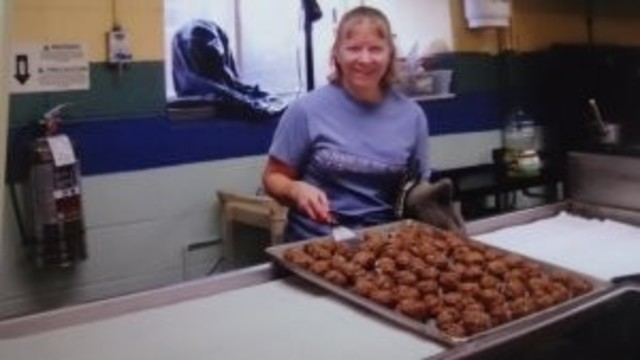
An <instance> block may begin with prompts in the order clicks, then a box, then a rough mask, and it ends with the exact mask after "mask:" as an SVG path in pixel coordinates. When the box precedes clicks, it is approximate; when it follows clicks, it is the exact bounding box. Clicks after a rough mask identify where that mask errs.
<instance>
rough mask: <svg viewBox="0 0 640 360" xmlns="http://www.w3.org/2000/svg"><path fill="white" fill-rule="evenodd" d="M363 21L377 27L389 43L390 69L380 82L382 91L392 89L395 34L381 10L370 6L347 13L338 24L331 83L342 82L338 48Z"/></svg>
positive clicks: (331, 59) (394, 77) (394, 75)
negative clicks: (355, 26) (367, 21)
mask: <svg viewBox="0 0 640 360" xmlns="http://www.w3.org/2000/svg"><path fill="white" fill-rule="evenodd" d="M363 20H369V21H371V23H373V25H375V27H376V30H377V32H378V34H379V35H380V37H381V38H383V39H384V40H386V41H387V45H388V46H389V49H390V50H391V51H390V55H389V57H390V59H389V67H388V68H387V71H386V72H385V73H384V76H383V77H382V80H381V81H380V87H381V88H382V89H388V88H390V87H391V86H392V85H393V83H394V81H395V79H396V70H395V58H396V46H395V44H394V43H393V33H392V32H391V24H390V23H389V19H388V18H387V16H386V15H385V14H384V13H383V12H382V11H380V10H378V9H376V8H373V7H370V6H358V7H355V8H353V9H351V10H349V11H348V12H347V13H345V14H344V15H343V16H342V18H341V19H340V23H338V29H337V30H336V34H335V38H334V40H333V45H332V46H331V55H330V56H331V58H330V64H331V68H332V71H331V73H330V74H329V77H328V78H329V81H330V82H331V83H333V84H340V82H341V81H342V70H341V69H340V65H339V64H338V61H337V60H336V56H337V52H338V48H339V47H340V45H341V43H342V41H343V40H344V38H345V37H346V36H347V35H348V34H349V31H350V30H351V29H352V28H353V26H354V25H357V24H359V23H360V22H362V21H363Z"/></svg>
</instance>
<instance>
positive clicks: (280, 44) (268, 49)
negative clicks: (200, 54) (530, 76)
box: [164, 0, 305, 99]
mask: <svg viewBox="0 0 640 360" xmlns="http://www.w3.org/2000/svg"><path fill="white" fill-rule="evenodd" d="M164 4H165V59H166V61H165V64H166V65H165V75H166V77H165V78H166V82H167V84H166V90H167V91H166V93H167V98H169V99H170V98H173V97H175V90H174V85H173V79H172V76H171V72H172V62H171V41H172V39H173V36H174V34H175V33H176V31H177V30H178V29H179V28H180V27H181V26H183V25H184V24H186V23H187V22H189V21H190V20H193V19H204V20H211V21H214V22H215V23H216V24H217V25H218V26H220V27H221V28H222V29H223V30H224V32H225V33H226V34H227V36H228V37H229V40H230V46H231V51H232V52H233V55H234V57H235V60H236V66H237V68H238V73H239V77H240V79H239V80H240V81H241V82H242V83H243V84H246V85H258V86H259V87H260V88H261V89H262V90H265V91H267V92H269V93H272V94H276V95H280V96H283V97H285V98H287V97H292V96H296V95H298V94H299V93H300V92H301V91H303V90H304V88H305V84H304V79H303V77H302V74H303V73H304V69H303V67H304V43H303V39H304V38H303V32H302V25H301V21H302V19H303V17H302V16H303V14H302V11H301V5H300V4H301V3H300V0H278V1H246V0H216V1H210V0H164Z"/></svg>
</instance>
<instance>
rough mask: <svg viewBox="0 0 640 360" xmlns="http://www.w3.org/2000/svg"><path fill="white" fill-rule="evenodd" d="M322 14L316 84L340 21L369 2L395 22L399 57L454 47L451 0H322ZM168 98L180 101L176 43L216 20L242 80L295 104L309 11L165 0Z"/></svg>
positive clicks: (290, 0) (245, 0)
mask: <svg viewBox="0 0 640 360" xmlns="http://www.w3.org/2000/svg"><path fill="white" fill-rule="evenodd" d="M317 2H318V4H319V6H320V8H321V10H322V13H323V16H322V18H321V19H320V20H319V21H317V22H315V23H314V24H313V65H314V71H315V74H314V75H315V76H314V80H315V85H316V87H317V86H320V85H322V84H325V83H326V82H327V80H326V75H327V74H328V73H329V70H330V69H329V51H330V46H331V43H332V41H333V33H334V29H335V27H336V26H337V21H338V18H339V17H340V16H341V15H342V14H343V13H344V12H346V11H347V10H348V9H350V8H352V7H354V6H357V5H361V4H367V5H372V6H376V7H379V8H380V9H381V10H383V11H384V12H385V13H386V14H387V15H388V16H389V18H390V21H391V24H392V27H393V28H394V31H395V33H396V40H397V44H398V50H399V53H398V56H400V57H403V56H406V54H407V53H408V52H409V50H410V49H411V48H414V47H415V48H417V49H418V50H419V51H418V52H419V53H420V54H423V53H425V52H431V51H443V50H446V49H448V48H450V46H451V42H452V40H451V39H452V34H451V26H450V20H449V19H450V13H449V11H450V9H449V5H450V4H449V0H430V1H424V0H368V1H363V0H317ZM164 5H165V59H166V61H165V64H166V67H165V71H166V82H167V84H166V89H167V98H169V99H171V98H173V97H175V91H174V89H173V79H172V76H171V65H172V62H171V40H172V38H173V35H174V34H175V32H176V31H177V30H178V29H179V28H180V27H181V26H182V25H184V24H186V23H187V22H189V21H190V20H193V19H204V20H212V21H214V22H215V23H216V24H218V25H219V26H220V27H221V28H222V29H223V30H224V31H225V33H226V34H227V35H228V37H229V39H230V43H231V46H232V51H233V54H234V56H235V59H236V67H237V68H238V72H239V76H240V79H239V80H240V81H241V82H242V83H243V84H246V85H258V86H259V87H260V88H261V89H262V90H265V91H267V92H269V93H271V94H274V95H279V96H281V97H282V98H283V99H285V100H290V99H292V98H295V97H296V96H298V95H300V94H301V93H303V92H304V91H305V90H306V70H305V43H304V32H303V21H304V13H303V11H302V1H301V0H277V1H276V0H273V1H264V0H263V1H256V0H215V1H212V0H164Z"/></svg>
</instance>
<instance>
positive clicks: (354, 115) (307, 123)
mask: <svg viewBox="0 0 640 360" xmlns="http://www.w3.org/2000/svg"><path fill="white" fill-rule="evenodd" d="M427 138H428V130H427V119H426V117H425V115H424V112H423V111H422V109H420V107H419V106H418V105H417V104H416V103H415V102H414V101H412V100H410V99H408V98H407V97H405V96H404V95H402V94H400V93H398V92H397V91H395V90H389V91H387V92H386V94H385V97H384V99H383V100H382V101H381V102H378V103H375V104H371V103H364V102H361V101H359V100H357V99H355V98H354V97H352V96H351V95H350V94H349V93H348V92H347V91H345V90H344V89H343V88H342V87H340V86H338V85H333V84H329V85H325V86H323V87H321V88H318V89H316V90H314V91H312V92H310V93H308V94H306V95H305V96H304V97H302V98H300V99H298V100H297V101H295V102H293V103H292V104H291V105H290V106H289V107H288V108H287V110H286V111H285V113H284V114H283V115H282V118H281V119H280V123H279V124H278V127H277V129H276V132H275V135H274V138H273V143H272V144H271V148H270V150H269V154H270V155H271V156H273V157H274V158H276V159H278V160H280V161H282V162H284V163H285V164H287V165H289V166H291V167H292V168H294V169H295V170H296V172H297V173H298V175H299V176H300V180H303V181H306V182H308V183H310V184H312V185H315V186H317V187H318V188H320V189H321V190H323V191H325V193H326V194H327V197H328V199H329V204H330V207H331V212H332V214H333V215H334V216H335V217H336V218H337V219H338V221H339V222H340V223H341V224H343V225H346V226H349V227H353V228H358V227H365V226H373V225H378V224H382V223H386V222H390V221H393V220H394V211H393V206H394V204H395V201H396V198H397V196H398V194H399V190H400V187H401V185H402V182H403V180H404V178H405V175H406V173H407V169H408V166H409V162H410V161H411V162H412V163H413V164H415V165H414V166H417V167H418V168H419V170H420V173H421V175H422V177H423V178H428V177H429V175H430V170H429V164H428V161H427ZM288 220H289V221H288V223H287V228H286V230H285V240H287V241H294V240H302V239H306V238H310V237H315V236H324V235H326V234H328V233H329V232H330V230H331V228H330V227H329V226H328V225H326V224H319V223H316V222H314V221H312V220H310V219H309V218H307V217H306V216H305V215H304V214H302V213H300V212H298V211H297V210H296V209H293V208H292V209H290V211H289V219H288Z"/></svg>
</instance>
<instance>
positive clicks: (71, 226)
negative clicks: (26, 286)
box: [25, 104, 87, 268]
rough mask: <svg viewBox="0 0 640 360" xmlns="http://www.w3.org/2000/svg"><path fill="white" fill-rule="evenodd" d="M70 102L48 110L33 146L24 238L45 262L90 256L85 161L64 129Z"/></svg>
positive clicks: (37, 258)
mask: <svg viewBox="0 0 640 360" xmlns="http://www.w3.org/2000/svg"><path fill="white" fill-rule="evenodd" d="M66 105H67V104H62V105H58V106H56V107H54V108H53V109H51V110H49V111H48V112H46V113H45V114H44V116H43V119H42V120H41V121H40V123H39V130H40V131H39V132H40V134H39V136H38V137H37V138H35V139H34V140H33V141H32V143H31V145H30V146H29V156H28V158H29V164H28V177H27V183H26V186H25V190H26V194H25V199H26V204H25V205H26V208H27V214H28V216H27V220H28V222H29V225H28V226H27V227H26V229H25V230H26V232H27V234H28V235H27V236H28V239H27V241H25V244H26V245H27V248H28V254H29V257H30V259H31V260H32V261H33V262H34V264H35V265H36V266H37V267H40V268H48V267H69V266H72V265H74V264H76V263H77V262H78V261H81V260H84V259H86V257H87V249H86V241H85V228H84V220H83V214H82V193H81V187H80V162H79V161H78V158H77V157H76V155H75V151H74V148H73V145H72V143H71V140H70V139H69V137H68V136H67V135H65V134H63V133H61V132H60V131H59V130H60V129H59V128H60V112H61V110H62V109H63V108H64V107H65V106H66Z"/></svg>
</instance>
